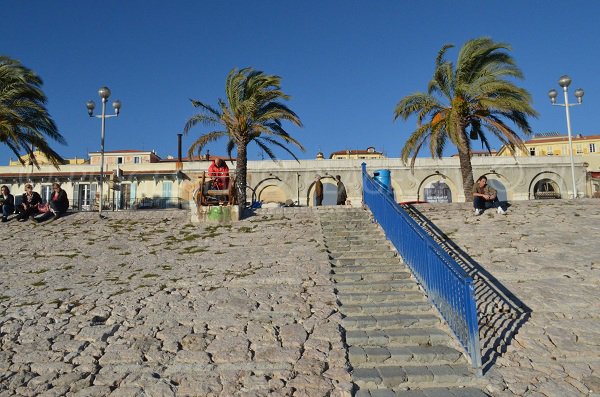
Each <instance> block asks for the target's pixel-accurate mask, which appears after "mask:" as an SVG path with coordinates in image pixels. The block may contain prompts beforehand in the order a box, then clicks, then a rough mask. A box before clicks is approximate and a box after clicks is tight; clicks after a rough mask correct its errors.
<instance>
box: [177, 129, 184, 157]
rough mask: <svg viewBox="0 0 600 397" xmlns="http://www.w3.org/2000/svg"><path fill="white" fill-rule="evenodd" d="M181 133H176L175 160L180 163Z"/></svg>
mask: <svg viewBox="0 0 600 397" xmlns="http://www.w3.org/2000/svg"><path fill="white" fill-rule="evenodd" d="M182 136H183V134H177V161H179V162H180V163H181V161H182V160H181V137H182Z"/></svg>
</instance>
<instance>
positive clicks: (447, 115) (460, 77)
mask: <svg viewBox="0 0 600 397" xmlns="http://www.w3.org/2000/svg"><path fill="white" fill-rule="evenodd" d="M452 47H454V46H453V45H451V44H446V45H444V46H443V47H442V48H441V49H440V51H439V53H438V56H437V58H436V60H435V71H434V73H433V78H432V80H431V81H430V82H429V86H428V89H427V93H423V92H417V93H414V94H411V95H408V96H406V97H404V98H402V99H401V100H400V102H398V104H397V105H396V109H395V111H394V120H397V119H398V118H400V117H401V118H403V119H404V120H406V119H407V118H408V117H410V116H411V115H416V116H417V129H416V130H415V131H414V132H413V133H412V134H411V136H410V137H409V138H408V140H407V141H406V143H405V144H404V147H403V148H402V159H403V161H404V162H406V161H407V160H408V158H409V157H410V156H412V160H411V168H414V163H415V159H416V157H417V154H418V153H419V151H420V150H421V148H422V147H423V145H425V144H426V143H429V150H430V151H431V155H432V157H437V158H440V157H442V152H443V150H444V147H445V146H446V143H447V141H448V140H450V142H451V143H452V144H453V145H455V146H456V147H457V149H458V157H459V160H460V168H461V174H462V182H463V189H464V194H465V198H466V200H467V201H472V200H473V168H472V166H471V141H472V140H473V141H476V140H479V141H481V144H482V147H485V148H486V149H487V150H488V151H490V152H491V149H490V145H489V142H488V139H487V137H486V135H485V134H484V130H487V131H489V132H490V133H491V134H492V135H494V136H495V137H497V138H498V139H499V140H500V142H502V143H503V144H504V145H507V147H508V148H509V150H510V151H511V153H514V151H515V149H516V148H517V147H518V148H521V149H524V144H523V142H522V140H521V138H520V137H519V135H518V134H517V133H516V132H515V131H514V130H513V129H512V128H511V127H509V126H508V125H507V124H506V122H505V121H506V120H507V121H510V122H512V123H513V124H514V125H515V126H516V127H517V128H518V129H519V130H521V131H522V132H523V133H524V134H525V135H529V134H531V128H530V126H529V123H528V122H527V116H532V117H536V116H537V112H536V111H535V110H534V109H533V107H532V106H531V96H530V95H529V93H528V92H527V91H526V90H525V89H523V88H520V87H517V86H516V85H515V84H514V83H513V82H512V81H511V80H510V79H515V78H518V79H522V78H523V73H522V72H521V70H520V69H519V68H518V67H517V66H516V64H515V61H514V59H513V58H512V57H511V56H510V55H509V54H508V53H507V51H510V49H511V48H510V46H509V45H508V44H505V43H496V42H494V41H493V40H492V39H490V38H488V37H481V38H477V39H473V40H469V41H467V42H466V43H465V44H464V45H463V47H462V48H461V49H460V52H459V54H458V59H457V61H456V65H454V64H453V63H452V62H450V61H447V60H446V59H445V55H446V51H448V49H450V48H452Z"/></svg>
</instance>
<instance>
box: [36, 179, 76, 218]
mask: <svg viewBox="0 0 600 397" xmlns="http://www.w3.org/2000/svg"><path fill="white" fill-rule="evenodd" d="M49 204H50V211H48V212H47V213H46V214H45V215H44V216H42V217H40V218H38V221H39V222H42V221H45V220H46V219H48V218H50V217H52V216H53V217H54V219H58V218H60V217H61V216H63V215H64V214H65V213H66V212H67V209H68V208H69V199H68V198H67V192H65V191H64V190H62V189H61V188H60V184H58V183H56V182H55V183H53V184H52V194H51V195H50V201H49Z"/></svg>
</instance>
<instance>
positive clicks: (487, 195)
mask: <svg viewBox="0 0 600 397" xmlns="http://www.w3.org/2000/svg"><path fill="white" fill-rule="evenodd" d="M473 207H475V215H481V214H483V211H485V210H486V209H487V208H497V210H498V213H499V214H501V215H505V214H506V211H507V208H506V207H505V206H503V205H502V204H501V203H500V200H498V197H497V192H496V189H494V188H493V187H491V186H489V185H488V184H487V177H486V176H485V175H482V176H480V177H479V179H477V183H476V186H475V187H474V189H473Z"/></svg>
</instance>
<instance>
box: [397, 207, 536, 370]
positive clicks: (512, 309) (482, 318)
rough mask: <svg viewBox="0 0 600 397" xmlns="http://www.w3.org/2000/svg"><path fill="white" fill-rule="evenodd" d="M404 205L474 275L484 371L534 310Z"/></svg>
mask: <svg viewBox="0 0 600 397" xmlns="http://www.w3.org/2000/svg"><path fill="white" fill-rule="evenodd" d="M402 207H403V208H404V209H405V210H406V211H407V212H408V213H409V214H410V215H411V216H412V217H413V219H415V221H417V223H419V225H420V226H421V227H422V228H423V229H424V230H425V231H426V232H427V233H429V234H430V235H431V236H432V237H433V239H434V240H435V241H436V242H438V244H440V247H442V249H444V250H446V252H447V253H448V254H449V255H450V256H452V257H453V258H454V259H455V260H456V262H457V263H458V265H459V266H461V267H462V268H463V269H464V270H465V271H466V272H467V273H468V274H469V276H471V277H472V278H473V281H474V283H475V299H476V306H477V313H478V322H479V338H480V342H481V362H482V366H483V373H484V374H485V373H486V372H487V371H488V370H489V369H491V367H492V366H493V365H494V363H495V362H496V360H497V359H498V358H499V357H501V356H502V354H504V353H505V352H506V351H507V348H508V346H509V345H510V344H511V342H512V340H513V339H514V337H515V335H516V334H517V332H518V331H519V329H520V328H521V327H522V326H523V325H524V324H525V323H526V322H527V321H528V320H529V318H530V316H531V309H530V308H529V307H528V306H527V305H526V304H525V303H524V302H523V301H521V300H520V299H519V298H517V297H516V296H515V295H514V294H513V293H512V292H511V291H510V290H509V289H508V288H506V287H505V286H504V285H503V284H502V283H501V282H500V281H499V280H498V279H497V278H496V277H494V276H493V275H492V274H491V273H490V272H488V271H487V270H486V269H485V268H483V267H482V266H481V265H480V264H479V263H478V262H476V261H475V260H474V259H473V258H471V257H470V256H469V255H468V254H467V253H466V252H465V251H463V250H462V248H460V247H459V246H458V245H457V244H456V243H455V242H454V241H452V239H450V238H449V237H448V236H446V235H445V234H444V233H443V232H442V231H441V230H440V229H439V228H438V227H437V226H436V225H435V224H434V223H432V222H431V221H430V220H429V219H428V218H427V217H426V216H425V215H423V214H422V213H421V212H420V211H419V210H418V209H417V208H415V207H414V206H413V205H411V204H402Z"/></svg>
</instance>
